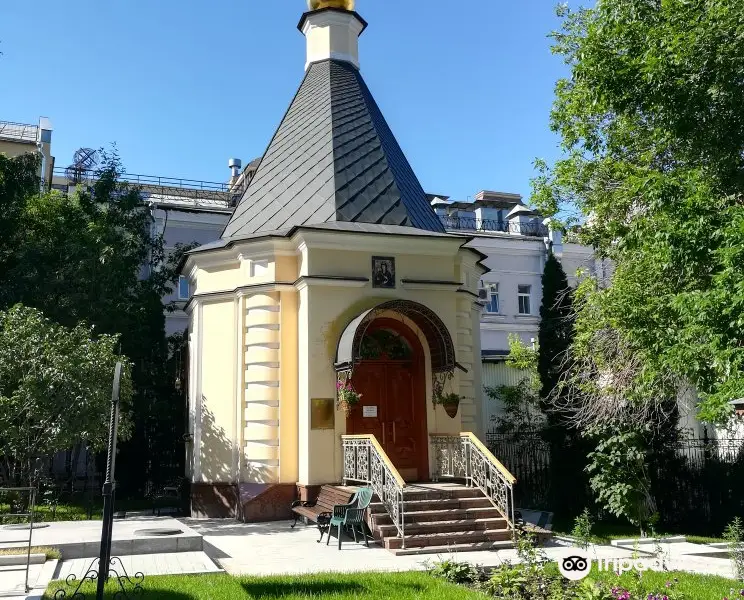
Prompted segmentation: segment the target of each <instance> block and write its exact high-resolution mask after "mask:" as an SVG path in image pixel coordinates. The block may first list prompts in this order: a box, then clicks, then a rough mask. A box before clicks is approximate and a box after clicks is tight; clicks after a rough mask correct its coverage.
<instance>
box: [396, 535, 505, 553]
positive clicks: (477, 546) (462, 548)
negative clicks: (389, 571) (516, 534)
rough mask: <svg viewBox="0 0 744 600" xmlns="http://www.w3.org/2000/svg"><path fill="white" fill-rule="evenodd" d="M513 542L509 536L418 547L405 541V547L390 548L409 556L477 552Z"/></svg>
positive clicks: (494, 548)
mask: <svg viewBox="0 0 744 600" xmlns="http://www.w3.org/2000/svg"><path fill="white" fill-rule="evenodd" d="M513 547H514V542H512V540H511V538H510V539H509V540H506V541H500V542H476V543H468V544H450V545H448V546H423V547H420V548H411V547H409V546H408V543H406V547H405V548H401V549H398V550H390V552H392V553H393V554H395V555H396V556H411V555H417V554H442V555H444V554H449V553H450V552H477V551H480V550H483V551H485V550H506V549H508V548H513Z"/></svg>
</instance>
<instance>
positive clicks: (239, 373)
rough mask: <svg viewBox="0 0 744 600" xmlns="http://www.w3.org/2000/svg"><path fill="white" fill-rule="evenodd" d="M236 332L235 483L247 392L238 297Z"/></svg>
mask: <svg viewBox="0 0 744 600" xmlns="http://www.w3.org/2000/svg"><path fill="white" fill-rule="evenodd" d="M233 305H234V318H235V328H234V329H235V331H234V339H233V343H234V344H235V360H234V361H233V364H234V367H235V373H234V374H233V375H234V377H233V399H234V402H235V420H234V421H233V440H232V441H233V448H232V480H233V483H238V482H239V481H240V450H241V448H242V447H243V444H242V437H243V436H242V435H241V434H240V422H241V421H242V419H243V411H242V405H243V404H244V403H245V392H244V389H245V388H244V387H243V386H242V382H243V370H244V369H243V363H244V361H245V351H244V350H243V348H242V345H243V344H242V342H243V334H244V331H243V314H242V313H243V312H244V311H243V310H241V309H242V305H243V299H242V297H237V296H236V298H235V300H234V303H233Z"/></svg>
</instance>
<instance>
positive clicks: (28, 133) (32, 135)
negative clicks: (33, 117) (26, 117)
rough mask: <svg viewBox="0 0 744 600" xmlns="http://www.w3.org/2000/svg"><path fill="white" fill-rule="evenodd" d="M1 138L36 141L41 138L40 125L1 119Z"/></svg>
mask: <svg viewBox="0 0 744 600" xmlns="http://www.w3.org/2000/svg"><path fill="white" fill-rule="evenodd" d="M0 138H3V139H10V140H18V141H21V142H35V141H36V140H37V139H39V126H38V125H30V124H28V123H13V122H12V121H0Z"/></svg>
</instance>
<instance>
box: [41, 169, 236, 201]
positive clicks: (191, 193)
mask: <svg viewBox="0 0 744 600" xmlns="http://www.w3.org/2000/svg"><path fill="white" fill-rule="evenodd" d="M69 175H70V173H69V170H68V169H64V168H56V169H54V176H55V177H58V178H61V179H65V180H66V181H68V183H69V185H75V183H76V180H77V181H79V182H81V183H82V182H92V181H94V180H95V178H96V172H95V171H86V170H80V171H76V172H74V177H72V178H71V177H70V176H69ZM119 180H120V181H123V182H126V183H129V184H130V185H133V186H136V187H138V188H139V189H140V190H141V193H142V196H143V197H144V199H145V200H147V201H151V202H156V203H161V204H178V205H189V206H193V207H196V208H203V209H210V208H211V209H224V210H232V209H233V208H234V207H235V206H236V205H237V203H238V201H239V200H240V198H241V197H242V195H243V192H244V191H245V189H244V187H243V186H241V187H238V188H234V187H231V186H230V184H227V183H218V182H214V181H199V180H196V179H182V178H177V177H160V176H157V175H139V174H136V173H123V174H122V175H121V176H120V177H119Z"/></svg>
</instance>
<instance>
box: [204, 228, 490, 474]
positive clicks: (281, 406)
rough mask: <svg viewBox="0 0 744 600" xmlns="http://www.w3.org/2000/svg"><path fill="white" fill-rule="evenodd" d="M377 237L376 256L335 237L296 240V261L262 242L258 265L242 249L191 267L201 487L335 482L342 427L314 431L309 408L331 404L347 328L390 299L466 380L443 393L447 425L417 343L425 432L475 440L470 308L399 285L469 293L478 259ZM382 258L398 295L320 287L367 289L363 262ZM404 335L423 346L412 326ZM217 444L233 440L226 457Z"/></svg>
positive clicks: (444, 246) (448, 296) (450, 245)
mask: <svg viewBox="0 0 744 600" xmlns="http://www.w3.org/2000/svg"><path fill="white" fill-rule="evenodd" d="M325 235H326V236H330V234H325ZM374 237H375V240H373V242H374V244H376V246H375V247H367V248H365V247H364V246H363V245H362V244H353V243H347V241H346V239H340V238H339V237H333V236H330V237H329V240H330V241H328V242H327V243H326V242H324V241H321V242H317V241H312V240H311V241H307V240H295V241H294V242H293V243H294V244H295V246H294V247H295V252H294V253H293V252H292V251H291V250H288V248H287V243H286V242H284V243H283V246H282V247H281V249H280V250H277V251H276V252H275V253H274V254H272V253H271V252H268V251H267V249H266V243H265V242H262V243H261V244H262V245H261V246H260V248H258V244H256V246H257V250H256V253H255V256H252V255H251V244H250V243H245V244H243V245H242V246H241V247H240V248H236V249H235V251H234V254H230V253H229V252H226V251H222V255H221V257H220V260H215V257H214V256H211V257H208V258H209V260H208V261H207V260H205V261H204V264H202V265H200V264H199V260H198V259H197V260H194V261H193V263H194V264H193V265H191V266H192V268H191V270H190V273H191V276H192V279H193V281H192V283H193V284H194V289H195V298H194V300H193V301H192V306H191V308H190V310H191V312H192V325H193V324H194V323H197V322H198V335H199V336H201V343H200V344H193V345H192V346H193V347H196V348H201V353H200V354H199V353H198V352H197V353H196V354H195V355H194V356H193V357H192V360H194V361H196V363H199V373H200V377H199V384H198V386H197V387H199V389H201V390H202V398H203V399H202V403H201V405H200V406H197V405H195V404H194V399H193V398H192V400H191V401H192V412H195V413H196V412H198V411H199V410H201V412H202V416H201V420H202V421H204V422H205V424H204V426H203V428H202V436H201V441H200V446H199V449H200V451H199V457H200V463H201V468H200V469H199V477H198V479H199V480H201V481H229V480H230V479H229V477H230V475H231V473H234V477H235V478H236V479H238V480H240V481H245V482H257V483H272V482H282V483H290V482H300V483H303V484H318V483H327V482H333V481H339V480H340V479H341V475H342V465H343V458H342V449H341V436H342V435H343V434H344V433H345V427H346V419H345V415H344V413H343V412H342V411H337V412H336V414H335V428H334V429H323V430H312V429H311V419H310V408H311V399H313V398H335V382H336V375H335V369H334V359H335V352H336V346H337V344H338V340H339V337H340V335H341V333H342V332H343V330H344V329H345V327H346V325H347V324H348V323H349V322H350V321H351V320H352V319H353V318H354V317H355V316H357V315H358V314H359V313H361V312H362V311H364V310H366V309H369V308H373V307H374V306H376V305H379V304H380V303H382V302H385V301H388V300H393V299H406V300H411V301H414V302H418V303H421V304H423V305H425V306H427V307H428V308H430V309H431V310H432V311H434V312H435V313H436V314H437V315H438V316H439V317H440V318H441V319H442V321H443V322H444V324H445V326H446V327H447V329H448V331H449V333H450V336H451V337H452V340H453V343H454V345H455V351H456V357H457V360H458V362H460V363H461V364H463V365H464V366H465V367H466V368H467V369H468V371H469V372H468V373H462V372H460V371H456V372H455V377H454V379H453V380H452V381H451V383H450V385H451V386H452V391H455V392H458V393H460V395H462V396H464V397H465V398H466V399H465V400H463V402H462V403H461V410H460V411H459V412H458V415H457V416H456V418H455V419H452V418H450V417H449V416H447V415H446V413H445V412H444V410H443V409H442V408H441V407H437V408H435V407H434V406H433V405H432V403H431V388H432V384H431V379H432V378H431V361H430V359H429V352H428V346H427V344H426V340H425V339H423V340H422V342H423V343H422V345H423V346H424V348H425V351H426V355H427V357H426V368H427V373H426V382H427V393H426V395H427V397H426V405H427V424H428V430H429V432H430V433H449V434H456V433H459V432H460V431H463V430H470V429H476V427H475V424H476V423H477V420H478V414H479V411H480V405H479V404H476V403H475V402H474V398H475V393H474V389H476V388H477V389H480V369H479V368H478V367H479V361H478V360H475V358H476V355H477V354H478V356H479V348H480V346H479V343H478V341H477V338H474V337H473V333H474V331H475V333H476V335H477V327H478V326H477V321H478V317H477V311H474V310H473V296H472V295H470V294H464V293H462V292H458V291H457V287H458V286H457V285H453V284H450V285H431V284H426V283H419V284H411V285H409V284H402V282H401V280H403V279H415V280H427V281H441V282H462V283H463V284H464V285H467V286H469V287H470V288H471V292H474V291H475V285H477V281H478V279H479V267H477V266H476V264H475V263H476V260H477V257H476V256H475V255H473V254H471V253H469V252H467V251H464V250H459V249H458V248H459V244H460V242H458V241H456V240H455V242H453V240H452V239H451V238H447V239H445V240H441V241H432V240H426V241H419V240H411V239H401V238H390V237H389V236H380V237H378V236H374ZM331 238H332V239H331ZM363 241H366V240H363ZM374 244H373V245H374ZM336 245H338V247H336ZM316 246H317V247H316ZM379 255H382V256H393V257H395V259H396V275H397V287H396V289H391V290H388V289H374V288H373V287H372V284H371V282H367V283H365V282H363V281H344V280H335V279H322V277H323V276H329V277H344V276H345V277H350V278H363V277H366V278H369V277H370V275H371V258H372V256H379ZM468 273H470V275H468ZM303 275H309V276H310V277H307V278H305V277H302V276H303ZM319 278H320V279H319ZM256 286H259V287H256ZM236 290H237V291H236ZM202 297H203V298H204V299H202ZM207 299H209V300H208V301H207ZM197 313H198V314H199V315H200V319H197V318H195V315H196V314H197ZM408 324H409V326H410V327H411V329H413V330H414V331H416V332H417V333H418V335H420V336H422V334H421V332H420V331H418V328H417V327H416V326H415V324H414V323H412V322H409V323H408ZM192 335H193V333H192ZM196 363H195V364H196ZM194 393H196V392H194ZM192 395H193V394H192ZM194 418H195V419H196V420H198V418H197V417H196V416H195V417H194ZM207 434H208V435H207ZM226 439H229V440H231V441H233V440H234V447H235V448H236V450H235V453H234V455H231V452H232V448H230V447H229V445H228V444H226V443H225V440H226ZM432 454H433V453H432V452H430V453H429V455H430V460H431V458H432ZM196 462H197V460H196V459H195V463H196Z"/></svg>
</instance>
